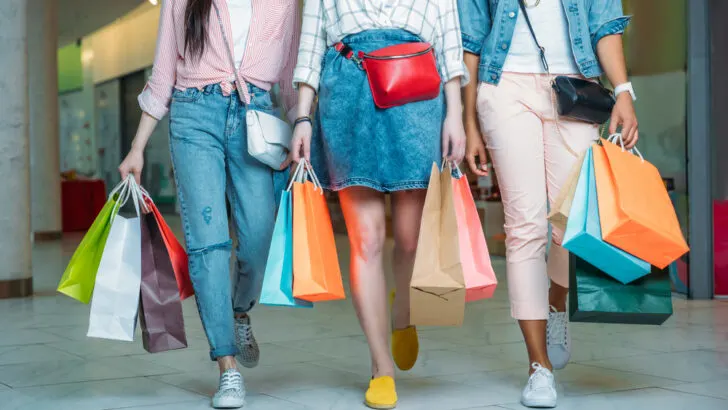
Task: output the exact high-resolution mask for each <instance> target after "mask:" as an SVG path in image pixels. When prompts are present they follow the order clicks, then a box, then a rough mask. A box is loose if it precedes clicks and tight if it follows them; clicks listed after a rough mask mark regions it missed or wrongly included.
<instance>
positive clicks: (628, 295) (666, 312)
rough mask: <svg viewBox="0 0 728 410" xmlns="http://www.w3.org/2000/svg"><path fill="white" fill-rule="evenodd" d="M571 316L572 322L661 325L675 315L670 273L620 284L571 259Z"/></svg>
mask: <svg viewBox="0 0 728 410" xmlns="http://www.w3.org/2000/svg"><path fill="white" fill-rule="evenodd" d="M569 270H570V272H569V282H570V285H569V316H570V320H571V321H572V322H591V323H624V324H641V325H660V324H662V323H663V322H665V321H666V320H667V319H668V318H669V317H670V316H671V315H672V290H671V285H670V276H669V274H668V272H667V271H666V270H660V269H658V268H653V271H652V273H650V274H649V275H647V276H644V277H642V278H640V279H637V280H636V281H634V282H632V283H630V284H627V285H625V284H623V283H620V282H618V281H616V280H614V278H612V277H611V276H610V275H607V274H605V273H604V272H603V271H601V270H600V269H599V268H597V267H595V266H594V265H591V264H589V263H588V262H586V261H584V260H583V259H581V258H579V257H578V256H576V255H573V254H572V255H571V257H570V268H569Z"/></svg>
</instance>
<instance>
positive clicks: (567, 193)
mask: <svg viewBox="0 0 728 410" xmlns="http://www.w3.org/2000/svg"><path fill="white" fill-rule="evenodd" d="M585 157H586V151H584V152H583V153H582V154H581V155H579V159H578V160H577V161H576V163H574V167H573V168H571V171H569V175H568V176H567V177H566V181H564V183H563V184H562V185H561V191H559V194H558V195H557V196H556V199H555V200H554V203H553V204H552V205H551V212H549V215H548V218H549V221H551V225H553V226H554V228H556V229H559V230H561V232H564V231H566V223H567V221H568V220H569V211H570V210H571V202H572V201H573V200H574V193H575V192H576V183H577V182H578V181H579V174H580V173H581V165H582V164H583V163H584V158H585Z"/></svg>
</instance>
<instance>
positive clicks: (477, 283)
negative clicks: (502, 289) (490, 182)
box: [452, 167, 498, 302]
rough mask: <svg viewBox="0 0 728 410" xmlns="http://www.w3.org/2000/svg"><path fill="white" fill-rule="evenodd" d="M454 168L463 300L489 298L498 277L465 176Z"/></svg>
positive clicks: (454, 196)
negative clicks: (463, 283) (463, 288)
mask: <svg viewBox="0 0 728 410" xmlns="http://www.w3.org/2000/svg"><path fill="white" fill-rule="evenodd" d="M454 171H455V174H454V178H453V181H452V182H453V201H454V204H455V217H456V218H457V225H458V243H459V245H460V263H461V264H462V267H463V278H464V279H465V301H466V302H472V301H475V300H480V299H486V298H490V297H492V296H493V292H495V288H496V286H497V285H498V280H497V279H496V277H495V271H494V270H493V265H492V264H491V263H490V253H489V252H488V245H487V244H486V242H485V233H484V232H483V224H482V223H481V221H480V216H479V215H478V209H477V208H476V207H475V200H474V199H473V193H472V191H471V190H470V184H469V183H468V179H467V178H466V177H465V176H464V175H463V174H462V173H460V170H459V168H457V167H455V168H454Z"/></svg>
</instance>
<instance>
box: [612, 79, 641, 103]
mask: <svg viewBox="0 0 728 410" xmlns="http://www.w3.org/2000/svg"><path fill="white" fill-rule="evenodd" d="M624 92H628V93H629V95H631V96H632V101H637V95H636V94H635V92H634V88H633V87H632V83H624V84H620V85H618V86H616V87H614V96H615V97H617V96H619V94H622V93H624Z"/></svg>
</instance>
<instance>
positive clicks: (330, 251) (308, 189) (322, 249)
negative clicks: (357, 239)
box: [293, 161, 346, 302]
mask: <svg viewBox="0 0 728 410" xmlns="http://www.w3.org/2000/svg"><path fill="white" fill-rule="evenodd" d="M301 163H302V164H303V165H302V166H303V167H304V169H303V170H302V172H303V173H304V180H305V181H306V182H295V181H294V183H293V296H294V297H295V298H298V299H302V300H306V301H309V302H323V301H327V300H337V299H344V298H345V297H346V294H345V293H344V284H343V282H342V281H341V270H340V269H339V258H338V255H337V254H336V242H335V241H334V231H333V229H332V227H331V217H330V216H329V208H328V206H327V205H326V198H324V193H323V189H322V188H321V184H319V183H318V178H316V174H315V173H314V172H313V169H311V166H310V165H309V164H308V162H306V161H301ZM308 177H311V179H312V181H313V182H312V181H308V180H307V179H308Z"/></svg>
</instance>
